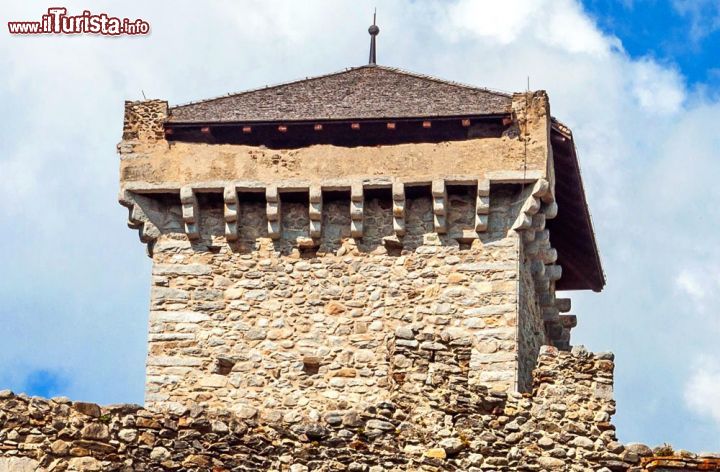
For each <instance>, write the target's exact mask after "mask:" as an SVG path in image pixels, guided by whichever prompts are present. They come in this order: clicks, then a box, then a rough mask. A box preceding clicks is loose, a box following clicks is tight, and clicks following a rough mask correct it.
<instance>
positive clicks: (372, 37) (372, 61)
mask: <svg viewBox="0 0 720 472" xmlns="http://www.w3.org/2000/svg"><path fill="white" fill-rule="evenodd" d="M376 16H377V8H376V9H375V11H374V12H373V24H372V25H371V26H370V28H368V33H370V60H369V61H368V64H371V65H375V64H377V57H376V55H375V37H376V36H377V35H378V34H379V33H380V28H378V27H377V25H376V24H375V18H376Z"/></svg>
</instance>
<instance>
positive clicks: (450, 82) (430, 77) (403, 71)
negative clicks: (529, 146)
mask: <svg viewBox="0 0 720 472" xmlns="http://www.w3.org/2000/svg"><path fill="white" fill-rule="evenodd" d="M363 67H368V66H363ZM372 67H377V68H380V69H384V70H389V71H392V72H399V73H401V74H405V75H409V76H411V77H417V78H418V79H426V80H432V81H433V82H438V83H441V84H445V85H454V86H456V87H462V88H466V89H470V90H475V91H481V92H487V93H491V94H493V95H499V96H501V97H506V98H512V92H507V91H501V90H496V89H491V88H488V87H479V86H477V85H470V84H466V83H464V82H457V81H455V80H447V79H441V78H440V77H436V76H434V75H429V74H421V73H419V72H413V71H409V70H407V69H402V68H400V67H390V66H381V65H374V66H372Z"/></svg>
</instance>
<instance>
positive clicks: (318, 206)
mask: <svg viewBox="0 0 720 472" xmlns="http://www.w3.org/2000/svg"><path fill="white" fill-rule="evenodd" d="M308 200H309V202H310V203H309V206H308V213H309V216H310V237H311V238H313V239H318V238H320V236H321V235H322V206H323V200H322V187H320V186H319V185H311V186H310V194H309V196H308Z"/></svg>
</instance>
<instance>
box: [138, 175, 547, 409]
mask: <svg viewBox="0 0 720 472" xmlns="http://www.w3.org/2000/svg"><path fill="white" fill-rule="evenodd" d="M469 189H470V190H472V189H473V187H472V186H470V187H469ZM425 190H426V191H425ZM425 190H423V189H418V190H416V191H412V192H409V193H408V196H407V200H406V209H405V212H406V215H405V220H406V223H405V224H406V234H405V237H404V238H403V240H402V245H398V246H397V247H395V248H394V247H393V246H392V245H386V244H383V238H385V237H387V236H390V235H393V234H394V233H393V228H392V211H391V209H392V201H391V195H390V192H389V191H388V192H387V194H386V195H385V194H382V192H380V194H378V195H376V196H373V194H372V193H369V194H368V195H367V198H366V199H365V202H364V204H363V206H364V213H363V218H364V224H363V228H364V230H363V231H364V234H363V237H362V238H360V239H353V238H350V211H349V207H350V201H349V195H344V194H342V193H337V194H334V195H327V196H326V197H325V198H324V199H323V211H322V235H321V237H320V239H319V241H318V245H316V246H313V247H299V246H298V243H297V241H298V240H307V239H308V236H309V226H310V221H309V217H308V202H307V194H305V195H302V194H289V195H285V196H283V195H281V200H282V202H281V205H282V213H281V218H282V220H281V225H280V227H281V237H280V238H279V239H276V240H271V239H269V238H267V231H266V228H267V216H266V204H265V202H264V201H262V199H261V198H254V199H253V198H252V195H240V196H239V199H238V206H239V210H238V213H239V214H238V239H237V240H236V241H234V242H229V241H228V240H227V239H226V237H225V233H224V220H223V200H222V197H221V196H217V195H211V194H205V195H203V194H200V195H199V196H198V206H199V210H198V213H199V225H198V229H199V237H198V239H196V240H194V241H190V240H188V238H187V236H186V235H185V233H184V232H180V231H181V230H178V229H179V228H182V220H181V219H180V214H181V210H180V204H179V202H178V201H174V203H173V200H167V201H166V202H165V203H164V204H165V205H166V207H165V208H163V209H162V211H161V212H160V213H162V214H163V215H165V217H166V218H168V219H169V220H168V221H166V222H165V223H164V226H163V228H164V229H163V230H162V231H161V232H162V234H161V235H160V236H159V237H158V239H157V241H156V242H155V244H154V246H153V287H152V293H151V312H150V330H149V354H148V360H147V389H146V404H147V406H148V407H149V408H153V409H170V410H173V411H179V410H182V409H184V407H185V406H187V405H193V404H196V405H200V406H202V407H203V408H211V409H213V410H224V409H231V410H233V411H234V412H236V413H237V414H240V415H242V416H244V417H247V418H254V417H256V416H261V417H272V418H281V417H283V416H284V415H288V414H296V413H295V412H297V411H299V410H303V411H319V412H323V411H327V410H333V409H336V408H337V405H338V404H340V403H341V402H342V403H345V404H352V405H366V404H373V403H377V402H379V401H382V400H384V399H386V398H388V396H389V395H390V392H391V390H392V382H393V373H397V372H399V371H403V372H405V373H408V374H409V375H411V374H413V372H412V371H413V369H412V368H409V366H410V364H411V361H410V360H408V358H406V356H404V354H398V349H399V348H403V349H404V348H408V349H411V350H414V351H417V353H419V354H417V355H420V354H422V355H426V356H430V357H432V359H433V363H434V364H438V365H439V364H442V359H443V358H444V356H445V355H446V354H447V353H446V352H445V351H444V350H445V345H444V344H438V343H436V342H435V341H434V340H435V339H441V338H443V337H444V339H446V340H447V339H463V340H464V341H463V342H467V343H468V344H467V345H464V348H466V349H467V353H466V355H465V354H464V355H463V356H465V358H464V361H463V362H464V364H463V365H464V368H465V369H466V372H465V376H466V378H467V381H468V382H469V383H471V384H482V385H486V386H489V387H493V388H496V389H498V390H516V389H517V376H518V360H517V357H518V347H517V340H516V337H517V329H518V328H517V326H518V319H517V318H518V317H517V313H518V309H517V304H518V283H519V276H518V270H519V267H520V266H521V263H520V261H519V259H518V258H519V256H520V246H521V244H522V243H521V236H520V235H519V233H517V232H515V231H511V230H510V227H511V225H512V223H513V221H514V220H515V219H516V217H517V214H518V212H519V209H520V206H521V204H522V202H523V201H524V200H523V199H522V198H521V197H522V195H521V194H520V193H519V190H518V188H517V187H516V186H507V187H503V186H498V187H496V188H494V189H493V191H492V194H491V197H490V201H491V207H490V211H489V217H488V229H487V231H485V232H483V233H480V235H479V239H478V238H476V239H475V240H474V241H472V242H467V243H459V242H458V241H457V240H455V239H453V238H450V237H448V236H445V235H438V234H437V233H435V232H434V231H433V210H432V208H433V202H432V198H431V197H430V194H429V193H430V192H429V188H428V189H425ZM470 190H468V188H463V187H458V188H455V189H452V190H451V191H450V192H449V200H450V204H449V211H448V223H447V224H448V233H459V232H461V231H463V230H465V229H467V227H468V226H470V227H472V224H473V223H474V218H475V198H476V195H475V193H474V192H472V191H470ZM528 283H530V282H528ZM529 296H530V297H532V296H534V292H533V293H531V294H530V295H529ZM528 303H532V302H528ZM533 323H535V324H531V328H529V329H536V328H537V324H536V321H534V322H533ZM540 329H542V326H540ZM536 338H537V336H536ZM533 349H534V350H533ZM523 355H524V356H529V357H528V359H526V360H524V363H523V368H524V369H532V366H534V365H535V358H536V356H537V349H536V348H535V346H534V345H533V346H532V347H531V348H529V349H525V351H524V352H523ZM421 357H422V356H421ZM528 366H530V367H529V368H528ZM415 370H417V369H415ZM424 375H425V374H424V373H421V377H422V376H424ZM527 377H528V378H529V370H527ZM530 383H531V382H530V381H528V380H524V381H523V386H522V388H523V389H525V390H529V389H530V387H531V385H530Z"/></svg>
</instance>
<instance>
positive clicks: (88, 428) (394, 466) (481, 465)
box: [0, 327, 712, 472]
mask: <svg viewBox="0 0 720 472" xmlns="http://www.w3.org/2000/svg"><path fill="white" fill-rule="evenodd" d="M406 328H407V335H403V336H402V337H397V338H396V343H395V347H393V351H394V355H395V356H401V355H402V356H403V357H405V358H406V359H407V363H408V366H410V365H412V366H415V367H416V369H415V370H414V372H415V373H414V374H413V375H405V376H404V377H403V376H402V375H400V374H402V370H401V369H398V370H396V371H395V372H394V373H395V374H396V375H395V377H396V378H397V380H393V381H392V383H391V388H390V393H391V394H390V396H389V397H388V398H387V399H385V400H383V401H381V402H377V403H373V404H369V405H366V406H365V407H363V408H357V407H356V406H357V405H351V404H349V403H346V404H344V405H339V408H338V409H337V410H333V411H328V412H325V413H324V414H323V415H307V414H305V413H301V412H298V414H286V415H283V416H278V417H273V418H265V419H260V418H243V417H242V416H238V415H235V414H232V413H229V412H215V413H214V414H210V413H208V412H207V411H204V410H203V409H201V408H197V407H195V408H191V409H182V410H178V411H176V412H174V413H170V412H166V413H158V412H153V411H148V410H144V409H142V408H141V407H139V406H133V405H115V406H107V407H98V406H97V405H93V404H88V403H79V402H75V403H73V402H71V401H69V400H68V399H65V398H57V399H53V400H45V399H41V398H29V397H27V396H24V395H19V396H17V395H13V394H12V393H11V392H9V391H3V392H0V470H12V471H13V472H24V471H64V470H67V471H100V470H103V471H128V472H129V471H150V470H153V471H154V470H185V471H207V470H213V471H217V472H222V471H229V470H248V471H250V470H258V471H260V470H263V471H265V470H269V471H293V472H302V471H307V470H317V471H330V470H347V471H356V472H360V471H368V472H381V471H384V470H388V471H390V470H426V471H438V470H467V471H478V472H479V471H486V470H505V471H511V470H538V471H539V470H543V471H545V470H558V471H569V470H577V471H581V470H594V471H603V472H607V471H610V470H612V471H624V470H636V471H639V470H644V469H642V468H641V466H640V463H641V460H643V458H645V459H644V460H645V462H646V463H647V464H654V465H655V466H664V467H666V468H672V470H690V469H692V470H695V467H691V466H692V465H693V464H695V465H697V466H698V467H697V469H702V467H700V466H701V465H702V464H703V462H704V463H705V464H706V465H707V464H709V463H710V462H711V461H701V460H696V458H694V456H691V455H687V454H686V457H685V458H684V459H682V460H680V459H678V460H676V461H670V460H668V459H669V458H666V460H664V461H663V462H658V461H655V462H653V461H651V460H650V459H651V458H650V456H651V455H652V454H653V452H652V451H651V450H650V449H649V448H647V447H646V446H643V445H638V444H628V445H623V444H620V443H619V442H617V440H616V438H615V431H614V427H613V425H612V424H611V423H610V416H611V415H612V414H613V413H614V412H615V404H614V401H613V400H612V372H613V358H612V355H611V354H596V355H593V354H590V353H588V352H586V351H585V350H584V349H582V348H575V349H573V351H572V353H570V352H558V351H557V350H556V349H554V348H550V347H545V348H543V350H542V351H541V354H540V358H539V362H538V368H537V369H536V371H535V372H534V376H533V391H532V394H531V395H530V394H528V395H520V394H507V393H503V392H496V391H488V390H487V389H485V388H484V387H481V386H478V385H474V384H472V383H471V382H469V381H468V378H467V373H468V370H467V356H468V355H469V352H468V351H469V349H468V346H467V345H466V344H465V343H464V340H463V339H462V338H454V339H450V338H443V337H435V338H433V337H428V338H427V339H428V341H429V342H433V343H437V344H439V345H442V346H443V348H442V349H440V350H438V351H437V352H438V353H443V354H442V356H439V355H437V354H436V355H434V356H433V355H430V354H429V353H428V352H424V351H423V350H422V349H419V347H417V346H409V345H405V344H403V343H397V341H400V340H403V339H407V338H408V336H410V335H414V336H418V335H421V336H424V335H422V334H421V332H420V331H417V330H415V329H414V328H412V327H406ZM440 358H442V360H441V359H440ZM401 377H403V378H401ZM295 411H297V410H295ZM668 464H669V465H668ZM673 464H675V465H673ZM677 464H681V465H682V467H683V468H681V467H680V466H677ZM686 466H687V469H686V468H684V467H686ZM702 470H712V469H702Z"/></svg>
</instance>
